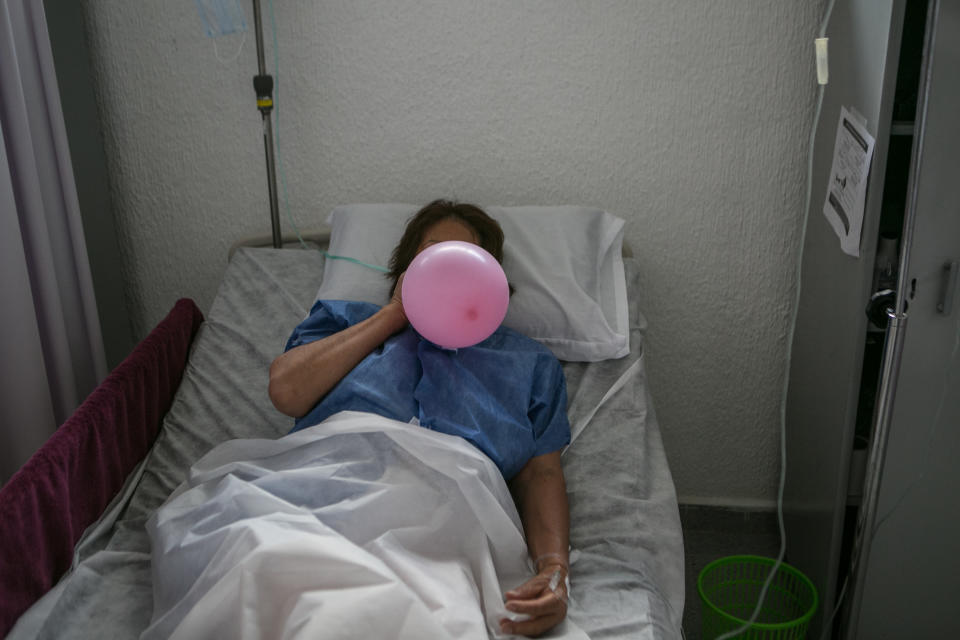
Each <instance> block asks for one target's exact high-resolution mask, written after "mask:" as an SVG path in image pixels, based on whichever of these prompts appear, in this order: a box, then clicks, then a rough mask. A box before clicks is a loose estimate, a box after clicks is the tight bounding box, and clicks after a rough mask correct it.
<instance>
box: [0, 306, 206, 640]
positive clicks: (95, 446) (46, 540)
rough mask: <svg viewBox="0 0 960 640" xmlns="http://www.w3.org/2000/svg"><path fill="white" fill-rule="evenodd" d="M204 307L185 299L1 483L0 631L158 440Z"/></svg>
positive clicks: (55, 571) (39, 590)
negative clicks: (21, 465)
mask: <svg viewBox="0 0 960 640" xmlns="http://www.w3.org/2000/svg"><path fill="white" fill-rule="evenodd" d="M202 321H203V314H202V313H201V312H200V310H199V309H198V308H197V305H196V304H194V302H193V300H190V299H188V298H183V299H181V300H178V301H177V303H176V304H175V305H174V307H173V309H171V311H170V313H169V314H167V317H166V318H164V319H163V320H162V321H161V322H160V324H158V325H157V326H156V328H155V329H154V330H153V331H151V332H150V335H148V336H147V337H146V338H144V339H143V341H141V342H140V343H139V344H138V345H137V346H136V347H135V348H134V349H133V351H132V352H131V353H130V355H129V356H127V358H126V359H125V360H124V361H123V362H121V363H120V364H119V365H118V366H117V367H116V368H115V369H114V370H113V371H112V372H111V373H110V375H108V376H107V377H106V379H105V380H104V381H103V382H102V383H100V385H99V386H98V387H97V388H96V389H95V390H94V391H93V393H91V394H90V396H89V397H88V398H87V399H86V400H85V401H84V402H83V404H81V405H80V407H78V408H77V410H76V411H75V412H74V413H73V415H72V416H70V418H69V419H68V420H67V421H66V422H64V423H63V424H62V425H61V426H60V428H59V429H57V431H56V432H55V433H54V434H53V435H52V436H51V437H50V439H49V440H48V441H47V442H46V443H45V444H44V445H43V446H42V447H41V448H40V449H39V450H38V451H37V452H36V453H35V454H34V455H33V456H32V457H31V458H30V459H29V460H28V461H27V463H26V464H25V465H23V467H22V468H21V469H20V470H19V471H17V473H16V474H15V475H14V476H13V477H12V478H11V479H10V480H9V481H8V482H7V484H5V485H4V486H3V487H2V488H0V637H3V636H5V635H6V634H7V633H8V632H9V631H10V629H11V628H12V627H13V625H14V623H15V622H16V621H17V618H19V617H20V615H22V614H23V612H24V611H26V610H27V609H28V608H29V607H30V605H32V604H33V603H34V602H35V601H36V600H37V599H38V598H40V596H42V595H43V594H44V593H46V592H47V591H48V590H49V589H50V588H51V587H52V586H53V585H54V584H56V582H57V580H59V579H60V577H61V576H62V575H63V574H64V572H65V571H66V570H67V569H68V568H69V567H70V563H71V562H72V560H73V549H74V545H76V543H77V540H79V538H80V536H81V535H82V534H83V531H84V529H86V528H87V527H88V526H89V525H90V524H91V523H93V522H94V521H95V520H96V519H97V518H99V517H100V514H101V513H102V512H103V510H104V509H105V508H106V506H107V505H108V504H109V503H110V500H112V499H113V496H114V495H115V494H116V493H117V492H118V491H119V490H120V488H121V487H122V486H123V483H124V481H125V480H126V478H127V476H128V475H129V474H130V472H131V471H132V470H133V469H134V467H136V465H137V463H138V462H139V461H140V460H141V459H143V457H144V456H145V455H146V453H147V451H148V450H149V449H150V447H151V445H152V444H153V441H154V439H155V438H156V436H157V432H158V431H159V429H160V424H161V422H162V421H163V416H164V415H165V414H166V413H167V411H168V410H169V408H170V404H171V402H172V401H173V396H174V394H175V393H176V390H177V387H178V386H179V384H180V379H181V377H182V376H183V370H184V367H185V366H186V362H187V355H188V353H189V351H190V343H191V342H192V341H193V337H194V335H196V333H197V329H198V328H199V327H200V323H201V322H202Z"/></svg>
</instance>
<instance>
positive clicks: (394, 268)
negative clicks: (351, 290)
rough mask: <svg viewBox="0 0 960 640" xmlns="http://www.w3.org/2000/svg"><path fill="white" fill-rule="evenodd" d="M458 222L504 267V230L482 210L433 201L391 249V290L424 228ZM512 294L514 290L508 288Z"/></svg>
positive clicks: (414, 218) (449, 202) (459, 204)
mask: <svg viewBox="0 0 960 640" xmlns="http://www.w3.org/2000/svg"><path fill="white" fill-rule="evenodd" d="M449 219H453V220H459V221H460V222H463V223H464V224H466V225H467V226H468V227H470V228H471V229H473V231H474V233H475V234H476V236H477V244H479V245H480V246H481V247H482V248H484V249H485V250H486V251H487V252H488V253H490V255H492V256H493V257H494V258H496V259H497V262H499V263H501V264H503V229H501V228H500V223H499V222H497V221H496V220H494V219H493V218H491V217H490V216H488V215H487V214H486V213H485V212H484V211H483V209H481V208H480V207H477V206H475V205H472V204H466V203H457V202H452V201H450V200H434V201H433V202H431V203H430V204H428V205H427V206H425V207H424V208H422V209H420V211H418V212H417V213H416V214H415V215H414V216H413V217H412V218H410V220H409V221H408V222H407V228H406V230H405V231H404V232H403V237H402V238H401V239H400V244H398V245H397V246H396V248H395V249H394V250H393V255H392V256H391V257H390V271H389V273H387V274H386V277H387V278H388V279H390V280H391V281H392V282H393V284H392V285H391V287H390V290H391V291H393V289H394V288H395V287H396V286H397V280H399V279H400V275H401V274H402V273H403V272H404V271H406V270H407V267H409V266H410V263H411V262H413V259H414V258H415V257H416V255H417V249H418V248H419V247H420V243H421V242H422V241H423V234H424V233H426V231H427V229H429V228H430V227H432V226H433V225H435V224H436V223H438V222H440V221H441V220H449ZM510 293H513V287H510Z"/></svg>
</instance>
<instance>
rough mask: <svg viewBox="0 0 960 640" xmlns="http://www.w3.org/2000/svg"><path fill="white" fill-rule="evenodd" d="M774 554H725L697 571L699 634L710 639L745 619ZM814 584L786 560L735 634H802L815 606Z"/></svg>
mask: <svg viewBox="0 0 960 640" xmlns="http://www.w3.org/2000/svg"><path fill="white" fill-rule="evenodd" d="M775 563H776V560H775V559H773V558H764V557H761V556H727V557H725V558H720V559H719V560H714V561H713V562H711V563H710V564H708V565H707V566H706V567H704V568H703V571H701V572H700V576H699V577H698V578H697V591H698V592H699V593H700V600H701V602H702V603H703V611H702V614H701V617H702V621H703V638H704V640H712V639H713V638H716V637H717V636H720V635H722V634H724V633H727V632H729V631H733V630H734V629H737V628H739V627H741V626H743V624H744V623H745V622H746V621H747V620H749V619H750V616H751V615H753V610H754V608H755V607H756V606H757V599H758V598H759V596H760V590H761V589H762V588H763V583H764V581H765V580H766V579H767V576H769V575H770V570H771V569H772V568H773V565H774V564H775ZM817 601H818V598H817V589H816V587H814V586H813V583H812V582H810V579H809V578H807V576H805V575H803V573H801V572H800V571H798V570H797V569H795V568H794V567H791V566H790V565H788V564H786V563H781V564H780V568H779V569H777V575H776V576H775V577H774V578H773V581H772V582H771V583H770V588H769V589H767V595H766V597H765V598H764V601H763V607H762V608H761V610H760V614H759V615H758V616H757V620H756V621H755V622H754V623H753V624H752V625H750V627H749V628H748V629H747V630H745V631H743V632H742V633H741V634H740V635H738V636H736V637H737V638H750V639H757V640H772V639H774V638H775V639H776V640H795V639H799V638H804V637H805V636H806V634H807V625H808V624H809V623H810V618H812V617H813V614H814V612H815V611H816V610H817Z"/></svg>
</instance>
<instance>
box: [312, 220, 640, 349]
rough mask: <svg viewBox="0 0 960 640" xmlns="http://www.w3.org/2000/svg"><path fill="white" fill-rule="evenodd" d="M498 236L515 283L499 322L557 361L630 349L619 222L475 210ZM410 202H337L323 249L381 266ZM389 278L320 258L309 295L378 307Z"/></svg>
mask: <svg viewBox="0 0 960 640" xmlns="http://www.w3.org/2000/svg"><path fill="white" fill-rule="evenodd" d="M482 208H483V210H484V211H486V212H487V214H489V215H490V216H491V217H492V218H494V219H495V220H497V222H499V223H500V226H501V227H502V228H503V233H504V248H503V253H504V257H503V270H504V272H505V273H506V274H507V280H509V282H510V284H512V285H513V287H514V288H515V289H516V293H514V295H513V296H512V297H511V298H510V306H509V309H508V311H507V317H506V318H505V319H504V325H506V326H508V327H510V328H512V329H515V330H517V331H519V332H521V333H523V334H524V335H526V336H529V337H531V338H533V339H535V340H538V341H539V342H541V343H543V344H544V345H546V346H547V347H549V348H550V350H551V351H553V353H554V355H556V356H557V358H559V359H560V360H567V361H581V362H596V361H599V360H606V359H609V358H620V357H622V356H625V355H626V354H627V353H629V352H630V342H629V337H630V332H629V325H628V319H627V289H626V279H625V277H624V272H623V257H622V255H621V251H622V245H623V220H621V219H620V218H617V217H616V216H613V215H611V214H609V213H607V212H606V211H601V210H599V209H588V208H584V207H572V206H559V207H482ZM419 209H420V207H418V206H415V205H406V204H353V205H344V206H339V207H337V208H335V209H334V210H333V212H332V213H331V214H330V216H329V217H328V218H327V224H329V225H330V226H331V233H330V247H329V252H330V253H331V254H333V255H336V256H347V257H350V258H354V259H356V260H360V261H362V262H366V263H369V264H374V265H379V266H382V267H386V266H387V264H388V262H389V261H390V255H391V253H392V252H393V248H394V247H395V246H396V245H397V243H398V242H399V241H400V237H401V236H402V235H403V230H404V227H405V226H406V223H407V221H408V220H409V219H410V217H411V216H413V214H415V213H416V212H417V211H419ZM389 298H390V281H389V280H387V278H385V277H384V275H383V274H382V273H380V272H377V271H374V270H373V269H368V268H366V267H363V266H361V265H357V264H354V263H351V262H348V261H346V260H327V262H326V265H325V267H324V272H323V282H322V283H321V285H320V289H319V291H318V292H317V299H318V300H320V299H324V300H360V301H364V302H373V303H375V304H381V305H382V304H386V302H387V300H389Z"/></svg>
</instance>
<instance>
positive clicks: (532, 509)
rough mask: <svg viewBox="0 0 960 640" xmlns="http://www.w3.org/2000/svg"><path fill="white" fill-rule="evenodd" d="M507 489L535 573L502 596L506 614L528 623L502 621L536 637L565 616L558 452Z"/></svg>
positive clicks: (566, 526)
mask: <svg viewBox="0 0 960 640" xmlns="http://www.w3.org/2000/svg"><path fill="white" fill-rule="evenodd" d="M511 489H512V491H513V495H514V499H515V500H516V502H517V507H518V509H519V511H520V518H521V520H523V529H524V532H525V534H526V537H527V547H528V548H529V550H530V556H531V557H532V558H534V560H535V561H536V563H537V572H538V573H537V575H536V576H535V577H534V578H532V579H530V580H528V581H527V582H526V583H524V584H522V585H520V586H519V587H517V588H516V589H511V590H510V591H508V592H507V593H506V594H505V595H506V598H507V604H506V606H507V609H509V610H510V611H514V612H516V613H526V614H529V615H530V616H531V618H530V619H529V620H527V621H525V622H509V621H503V630H504V631H505V632H507V633H519V634H523V635H528V636H537V635H540V634H542V633H545V632H546V631H548V630H549V629H551V628H553V627H554V626H556V625H557V624H558V623H559V622H560V621H562V620H563V618H564V617H565V616H566V614H567V604H566V599H567V593H566V584H565V581H566V577H567V572H568V567H569V564H570V563H569V557H568V547H569V541H570V511H569V507H568V505H567V487H566V483H565V482H564V479H563V467H562V465H561V463H560V452H559V451H555V452H553V453H548V454H545V455H541V456H537V457H535V458H532V459H531V460H530V461H529V462H528V463H527V464H526V466H525V467H524V468H523V469H521V471H520V473H518V474H517V475H516V477H514V479H513V481H512V483H511ZM558 572H559V573H558ZM556 573H558V575H557V576H556V577H555V576H554V574H556ZM551 579H553V581H552V582H551ZM551 587H552V588H551Z"/></svg>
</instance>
